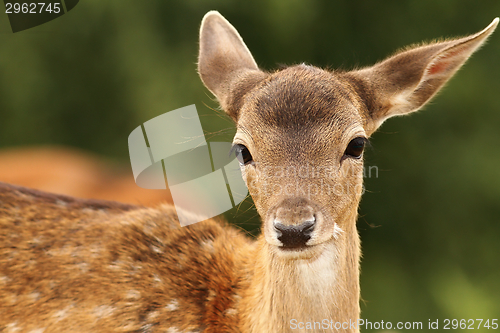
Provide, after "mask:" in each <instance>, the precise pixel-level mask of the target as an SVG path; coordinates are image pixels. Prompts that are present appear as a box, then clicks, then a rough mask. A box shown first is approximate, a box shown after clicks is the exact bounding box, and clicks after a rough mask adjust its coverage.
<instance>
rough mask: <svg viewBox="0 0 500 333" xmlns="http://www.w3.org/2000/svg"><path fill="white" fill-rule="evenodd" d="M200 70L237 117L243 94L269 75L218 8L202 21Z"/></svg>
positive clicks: (207, 84) (214, 92) (201, 75)
mask: <svg viewBox="0 0 500 333" xmlns="http://www.w3.org/2000/svg"><path fill="white" fill-rule="evenodd" d="M198 72H199V74H200V77H201V80H202V81H203V83H204V84H205V86H206V87H207V88H208V89H209V90H210V91H211V92H212V93H213V94H214V95H215V96H216V97H217V100H218V101H219V103H220V104H221V106H222V108H223V109H224V110H225V111H226V112H227V113H229V115H230V116H232V117H233V118H237V112H238V110H239V107H240V106H241V105H239V103H241V100H242V97H243V95H244V94H245V93H246V92H247V91H248V90H249V89H250V88H251V87H253V86H254V85H255V84H256V83H257V82H259V81H260V80H262V79H263V78H264V77H265V76H266V74H265V73H264V72H261V71H260V70H259V68H258V66H257V64H256V63H255V60H254V59H253V57H252V54H251V53H250V51H249V50H248V48H247V46H246V45H245V43H244V42H243V39H241V37H240V35H239V34H238V31H236V29H235V28H234V27H233V26H232V25H231V24H230V23H229V22H228V21H227V20H226V19H225V18H224V17H223V16H222V15H220V14H219V13H218V12H216V11H210V12H208V13H207V14H206V15H205V17H204V18H203V21H202V22H201V28H200V53H199V57H198Z"/></svg>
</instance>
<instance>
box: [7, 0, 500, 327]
mask: <svg viewBox="0 0 500 333" xmlns="http://www.w3.org/2000/svg"><path fill="white" fill-rule="evenodd" d="M210 9H217V10H219V11H220V12H221V13H222V14H223V15H224V16H226V17H227V19H228V20H229V21H230V22H232V23H233V24H234V25H235V26H236V27H237V29H238V30H239V31H240V33H241V35H242V36H243V38H244V39H245V41H246V43H247V45H248V46H249V48H250V50H251V51H252V52H253V54H254V56H255V58H256V60H257V63H258V64H259V65H260V66H261V67H262V68H265V69H272V68H276V67H278V65H279V64H282V63H285V64H294V63H300V62H306V63H311V64H314V65H318V66H322V67H326V66H329V67H332V68H339V67H340V68H343V69H349V68H353V67H359V66H366V65H369V64H372V63H374V62H375V61H377V60H381V59H383V58H384V57H385V56H387V55H389V54H391V53H393V52H394V51H395V50H397V49H398V48H401V47H403V46H406V45H408V44H412V43H415V42H420V41H422V40H431V39H433V38H436V37H450V36H457V35H458V36H459V35H466V34H469V33H473V32H476V31H479V30H480V29H482V28H484V27H485V26H486V25H487V24H488V23H490V22H491V20H492V19H493V18H494V17H495V16H498V15H500V2H499V1H498V0H484V1H481V2H480V4H479V2H477V1H472V0H462V1H451V0H447V1H431V0H421V1H389V0H385V1H361V0H355V1H332V0H311V1H298V0H292V1H287V0H271V1H266V0H256V1H245V2H243V1H233V2H230V1H227V0H204V1H195V0H169V1H160V0H155V1H147V2H145V1H142V2H139V1H135V2H132V1H80V3H79V4H78V6H76V7H75V8H74V9H73V10H72V11H71V12H69V13H68V14H67V15H64V16H63V17H61V18H59V19H56V20H54V21H51V22H49V23H47V24H44V25H42V26H39V27H36V28H33V29H30V30H26V31H23V32H20V33H16V34H12V33H11V31H10V27H9V25H8V20H7V16H6V15H4V14H0V147H12V146H20V145H41V144H59V145H70V146H75V147H79V148H84V149H87V150H92V151H94V152H97V153H100V154H103V155H107V156H109V157H112V158H114V159H117V160H120V161H122V162H124V163H128V162H127V160H128V151H127V137H128V134H129V133H130V132H131V131H132V130H133V129H134V128H135V127H136V126H138V125H139V124H141V123H143V122H144V121H146V120H148V119H150V118H152V117H155V116H157V115H159V114H162V113H164V112H167V111H170V110H174V109H176V108H179V107H182V106H185V105H189V104H193V103H194V104H196V105H197V107H198V111H199V112H200V113H201V114H202V123H203V127H204V129H205V130H206V132H207V136H208V138H209V140H212V141H223V140H225V141H229V140H231V136H232V133H234V129H233V126H232V124H231V122H230V121H229V120H228V119H227V118H226V117H225V116H224V115H223V114H222V112H220V111H214V109H216V108H217V104H216V103H215V102H214V100H213V97H212V96H211V95H210V93H209V92H208V91H207V90H206V89H205V88H204V87H203V85H202V84H201V81H200V80H199V78H198V75H197V73H196V61H197V59H196V57H197V47H198V44H197V43H198V28H199V24H200V21H201V18H202V16H203V14H204V13H205V12H207V11H208V10H210ZM499 35H500V32H499V31H497V32H496V33H494V34H493V36H492V37H491V40H490V42H489V43H488V44H487V45H486V46H485V47H484V49H483V50H480V51H479V52H478V54H477V55H475V56H474V57H473V59H472V60H470V62H469V63H467V64H466V65H465V68H464V69H463V70H462V71H461V72H460V73H458V74H457V77H456V78H454V79H453V80H452V82H451V83H450V84H449V85H448V87H447V88H446V89H445V90H444V92H443V93H441V94H440V96H438V97H437V98H436V99H435V100H434V102H433V103H432V104H431V105H429V106H427V107H426V109H425V110H424V111H422V112H420V113H419V114H416V115H412V116H410V117H402V118H398V119H391V120H389V121H388V122H387V124H384V126H383V127H382V128H381V130H380V131H379V132H378V133H376V134H375V135H374V136H373V138H372V140H371V142H372V148H371V150H368V151H367V152H366V156H365V160H366V164H367V166H377V167H378V170H379V172H378V177H377V178H375V177H372V178H367V179H366V187H367V193H366V194H365V196H364V198H363V200H362V204H361V211H360V216H361V217H360V220H359V222H358V226H359V230H360V234H361V237H362V241H363V252H364V258H363V262H362V275H361V283H362V296H363V300H364V302H362V310H363V312H362V317H363V318H367V319H369V320H371V321H381V320H384V321H393V322H394V323H395V322H397V321H422V322H423V323H424V330H425V328H426V325H427V323H428V319H431V320H435V319H440V320H441V321H442V320H443V319H445V318H449V319H453V318H456V319H469V318H472V319H476V318H483V319H492V318H499V314H500V301H499V300H500V287H499V281H500V259H499V254H500V223H499V222H500V219H499V216H500V169H499V167H498V166H499V165H500V150H499V149H498V147H497V143H498V142H499V141H500V134H499V133H500V132H499V130H498V127H499V125H500V98H499V94H498V93H499V88H500V85H499V83H498V82H499V78H500V63H499V59H500V57H499V55H500V36H499ZM227 217H228V219H230V220H232V221H235V223H236V224H237V225H240V226H242V227H244V228H246V229H247V230H250V231H253V232H254V233H255V231H257V230H258V223H259V222H258V220H257V213H256V211H255V209H254V208H253V206H252V204H251V202H246V203H244V204H243V205H242V207H241V208H240V209H239V210H238V211H236V210H234V211H231V212H230V213H229V214H228V216H227ZM495 316H496V317H495ZM441 328H442V327H441ZM441 330H442V329H440V330H438V331H441ZM479 331H485V330H479Z"/></svg>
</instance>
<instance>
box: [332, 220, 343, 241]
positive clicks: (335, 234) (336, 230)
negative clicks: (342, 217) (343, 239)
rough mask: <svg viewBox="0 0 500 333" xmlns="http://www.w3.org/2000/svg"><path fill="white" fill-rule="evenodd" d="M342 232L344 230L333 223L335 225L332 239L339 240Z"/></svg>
mask: <svg viewBox="0 0 500 333" xmlns="http://www.w3.org/2000/svg"><path fill="white" fill-rule="evenodd" d="M343 232H344V230H342V228H340V227H339V225H338V224H337V223H336V222H335V224H334V226H333V238H335V239H336V240H337V239H338V238H339V236H340V234H341V233H343Z"/></svg>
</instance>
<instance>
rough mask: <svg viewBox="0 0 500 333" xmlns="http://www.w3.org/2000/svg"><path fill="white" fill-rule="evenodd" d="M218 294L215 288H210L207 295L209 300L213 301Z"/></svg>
mask: <svg viewBox="0 0 500 333" xmlns="http://www.w3.org/2000/svg"><path fill="white" fill-rule="evenodd" d="M216 295H217V294H216V293H215V291H213V290H209V291H208V296H207V301H211V300H213V299H214V298H215V296H216Z"/></svg>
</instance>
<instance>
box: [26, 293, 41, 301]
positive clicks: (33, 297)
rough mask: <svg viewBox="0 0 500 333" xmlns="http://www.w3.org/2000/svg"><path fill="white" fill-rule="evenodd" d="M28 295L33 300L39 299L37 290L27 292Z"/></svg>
mask: <svg viewBox="0 0 500 333" xmlns="http://www.w3.org/2000/svg"><path fill="white" fill-rule="evenodd" d="M28 297H29V298H31V300H32V301H33V302H36V301H38V300H39V299H40V293H39V292H38V291H34V292H32V293H31V294H29V295H28Z"/></svg>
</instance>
